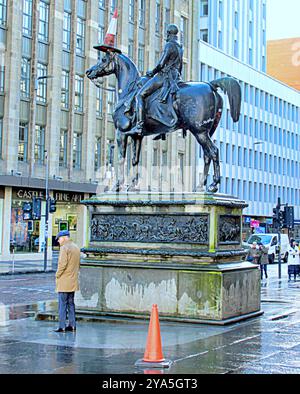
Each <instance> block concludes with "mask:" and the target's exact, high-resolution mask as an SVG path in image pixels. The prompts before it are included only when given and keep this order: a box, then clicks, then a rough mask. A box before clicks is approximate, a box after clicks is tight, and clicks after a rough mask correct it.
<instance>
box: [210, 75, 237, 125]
mask: <svg viewBox="0 0 300 394" xmlns="http://www.w3.org/2000/svg"><path fill="white" fill-rule="evenodd" d="M210 84H211V85H212V86H213V87H214V88H215V89H217V88H221V89H222V90H223V92H224V93H226V94H227V96H228V99H229V104H230V114H231V117H232V119H233V121H234V122H237V121H238V120H239V117H240V112H241V97H242V93H241V87H240V84H239V83H238V81H237V80H236V79H235V78H232V77H224V78H219V79H215V80H214V81H211V82H210Z"/></svg>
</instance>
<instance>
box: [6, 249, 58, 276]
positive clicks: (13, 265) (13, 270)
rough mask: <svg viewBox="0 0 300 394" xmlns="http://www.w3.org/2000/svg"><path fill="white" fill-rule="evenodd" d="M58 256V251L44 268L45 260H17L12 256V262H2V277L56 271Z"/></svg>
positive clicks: (54, 252)
mask: <svg viewBox="0 0 300 394" xmlns="http://www.w3.org/2000/svg"><path fill="white" fill-rule="evenodd" d="M58 254H59V252H58V251H53V255H52V259H48V260H47V264H46V267H45V266H44V260H36V261H32V260H16V259H15V258H14V256H13V255H12V257H11V260H10V261H0V275H4V274H8V275H17V274H20V273H22V274H24V273H33V272H47V271H56V269H57V262H58ZM45 268H46V270H45Z"/></svg>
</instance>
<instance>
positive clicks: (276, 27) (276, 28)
mask: <svg viewBox="0 0 300 394" xmlns="http://www.w3.org/2000/svg"><path fill="white" fill-rule="evenodd" d="M299 17H300V1H299V0H267V40H277V39H280V38H290V37H300V22H299Z"/></svg>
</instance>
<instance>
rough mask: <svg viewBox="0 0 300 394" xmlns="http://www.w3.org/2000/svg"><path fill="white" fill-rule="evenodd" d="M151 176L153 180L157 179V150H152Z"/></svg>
mask: <svg viewBox="0 0 300 394" xmlns="http://www.w3.org/2000/svg"><path fill="white" fill-rule="evenodd" d="M152 176H153V178H154V179H158V149H157V148H153V164H152Z"/></svg>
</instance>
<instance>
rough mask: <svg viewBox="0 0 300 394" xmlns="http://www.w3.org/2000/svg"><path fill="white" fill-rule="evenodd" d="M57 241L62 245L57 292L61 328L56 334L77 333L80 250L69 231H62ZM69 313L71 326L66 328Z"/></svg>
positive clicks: (57, 274)
mask: <svg viewBox="0 0 300 394" xmlns="http://www.w3.org/2000/svg"><path fill="white" fill-rule="evenodd" d="M56 239H57V241H58V243H59V245H60V252H59V258H58V267H57V271H56V275H55V276H56V291H57V292H58V318H59V327H58V328H57V329H56V330H54V331H55V332H65V331H75V330H76V320H75V304H74V294H75V291H77V290H79V283H78V273H79V264H80V249H79V248H78V246H77V245H75V244H74V242H72V241H71V239H70V233H69V231H67V230H64V231H60V232H59V233H58V234H57V236H56ZM67 312H68V320H69V325H68V326H67V327H66V319H67Z"/></svg>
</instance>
